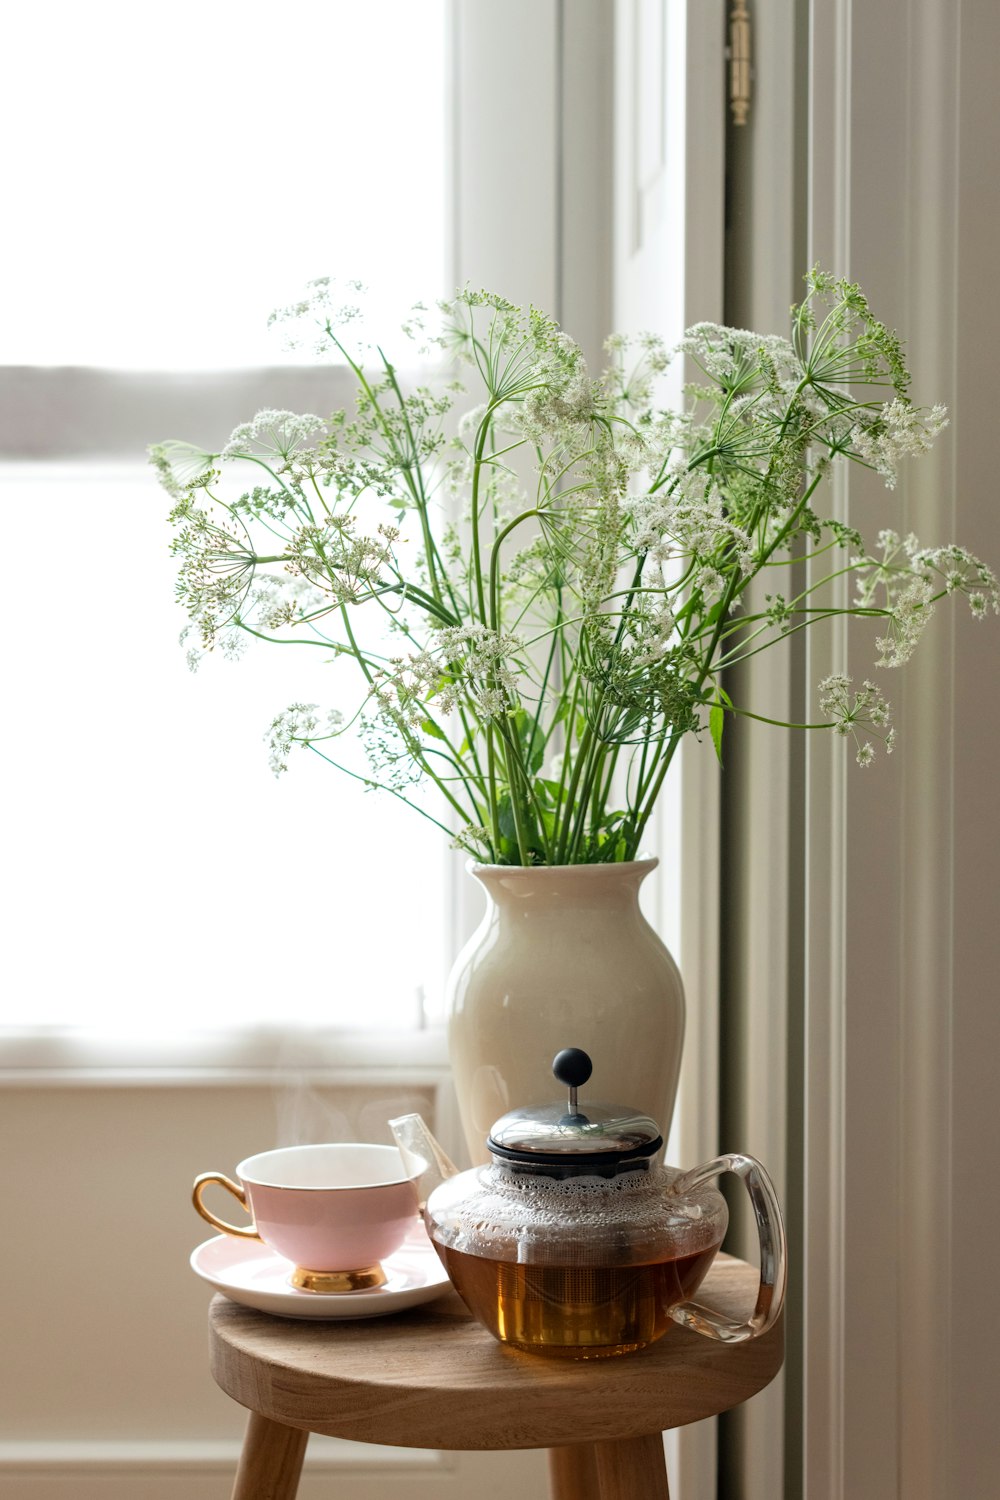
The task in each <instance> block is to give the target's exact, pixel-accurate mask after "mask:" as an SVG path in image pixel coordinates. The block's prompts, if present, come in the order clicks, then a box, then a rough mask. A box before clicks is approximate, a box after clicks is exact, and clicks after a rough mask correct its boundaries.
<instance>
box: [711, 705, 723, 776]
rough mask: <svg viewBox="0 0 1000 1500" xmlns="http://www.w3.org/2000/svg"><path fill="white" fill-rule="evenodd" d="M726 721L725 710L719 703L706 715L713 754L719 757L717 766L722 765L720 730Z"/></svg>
mask: <svg viewBox="0 0 1000 1500" xmlns="http://www.w3.org/2000/svg"><path fill="white" fill-rule="evenodd" d="M725 721H726V710H725V709H724V708H723V706H722V704H721V703H714V704H713V705H712V707H711V709H710V711H709V715H708V727H709V730H710V731H711V734H712V744H713V745H714V746H715V753H716V755H717V756H718V757H719V765H720V766H721V765H722V729H723V725H724V724H725Z"/></svg>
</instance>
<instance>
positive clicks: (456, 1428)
mask: <svg viewBox="0 0 1000 1500" xmlns="http://www.w3.org/2000/svg"><path fill="white" fill-rule="evenodd" d="M757 1282H758V1276H757V1272H756V1270H754V1269H753V1268H752V1267H750V1266H747V1265H745V1264H744V1263H743V1262H742V1261H739V1260H735V1259H733V1258H732V1257H730V1256H724V1255H720V1256H719V1257H718V1258H717V1259H716V1261H715V1263H714V1265H713V1266H712V1268H711V1270H710V1271H709V1273H708V1276H707V1277H706V1279H705V1282H704V1283H703V1285H702V1286H701V1288H700V1289H699V1292H698V1301H699V1302H700V1303H702V1304H704V1305H706V1306H709V1307H713V1308H716V1309H718V1310H720V1311H722V1312H724V1313H725V1314H726V1315H727V1316H729V1317H733V1318H742V1317H745V1316H746V1314H747V1312H748V1310H749V1309H750V1308H752V1306H753V1303H754V1299H755V1296H756V1292H757ZM209 1323H210V1347H211V1368H212V1374H213V1376H214V1378H215V1380H216V1382H217V1383H218V1384H219V1385H220V1386H221V1388H222V1389H223V1390H224V1391H225V1392H226V1393H227V1394H228V1395H229V1396H231V1397H232V1398H233V1400H235V1401H238V1402H239V1403H240V1404H241V1405H242V1406H245V1407H248V1408H249V1409H250V1410H251V1411H256V1412H259V1413H261V1414H262V1415H263V1416H266V1417H269V1418H272V1419H273V1420H275V1421H278V1422H282V1423H284V1424H286V1425H287V1426H290V1427H298V1428H303V1429H305V1430H307V1431H309V1432H320V1433H326V1434H328V1435H330V1436H333V1437H343V1438H351V1439H353V1440H354V1441H356V1442H362V1443H389V1444H394V1445H398V1446H400V1447H412V1448H444V1449H469V1450H473V1451H475V1450H483V1449H494V1448H550V1447H559V1446H561V1445H566V1444H569V1443H588V1442H596V1443H601V1442H611V1443H613V1442H617V1441H620V1440H622V1439H625V1438H631V1437H642V1436H645V1435H647V1434H649V1433H654V1432H661V1431H664V1430H665V1429H667V1428H670V1427H682V1426H684V1425H685V1424H686V1423H688V1422H697V1421H699V1420H700V1419H701V1418H703V1417H707V1416H712V1415H714V1414H716V1413H717V1412H720V1411H725V1410H727V1409H728V1408H729V1407H731V1406H735V1405H737V1404H738V1403H739V1402H741V1401H746V1400H747V1399H748V1397H750V1396H752V1395H754V1394H755V1392H757V1391H759V1390H760V1389H761V1388H762V1387H763V1386H765V1385H767V1384H768V1382H769V1381H770V1380H771V1379H773V1377H774V1375H775V1374H776V1373H777V1371H778V1369H779V1368H780V1366H781V1361H782V1357H783V1333H782V1326H781V1321H780V1319H779V1321H778V1322H777V1323H776V1324H775V1325H774V1327H773V1328H772V1329H771V1330H770V1331H769V1332H768V1333H766V1334H764V1335H762V1336H761V1337H760V1338H757V1339H753V1340H751V1341H749V1342H747V1343H744V1344H734V1345H725V1344H721V1343H718V1342H716V1341H715V1340H712V1339H708V1338H705V1337H703V1336H702V1335H700V1334H697V1333H693V1332H691V1331H690V1330H689V1329H686V1328H681V1327H677V1328H673V1329H671V1331H670V1332H669V1333H668V1334H667V1335H666V1336H665V1337H664V1338H663V1339H661V1340H660V1341H659V1343H656V1344H653V1345H652V1346H651V1347H650V1348H648V1349H642V1350H640V1351H639V1352H638V1353H635V1354H627V1355H622V1356H619V1357H617V1358H613V1359H599V1360H566V1359H553V1358H546V1357H544V1356H541V1355H534V1354H524V1353H521V1352H520V1351H519V1350H516V1349H510V1348H507V1347H505V1346H504V1345H502V1344H499V1343H497V1342H496V1340H495V1339H493V1338H492V1337H491V1335H490V1334H489V1333H487V1332H486V1330H485V1328H483V1327H482V1326H481V1325H480V1324H478V1323H477V1322H475V1320H474V1319H473V1318H472V1317H471V1316H470V1314H469V1313H468V1312H467V1311H466V1308H465V1306H464V1305H463V1303H462V1302H461V1301H460V1300H459V1298H458V1297H457V1295H456V1294H455V1293H454V1292H450V1291H449V1292H447V1293H445V1295H444V1296H442V1297H441V1298H439V1299H438V1300H437V1301H436V1302H434V1303H431V1304H425V1305H424V1306H422V1307H419V1308H413V1309H410V1310H409V1311H407V1312H404V1313H402V1314H400V1316H399V1317H391V1318H372V1319H359V1320H357V1321H352V1322H329V1323H326V1322H300V1321H295V1320H292V1319H286V1318H275V1317H270V1316H268V1315H267V1314H266V1313H259V1312H255V1311H252V1310H251V1309H249V1308H245V1307H240V1306H238V1305H237V1304H236V1303H234V1302H230V1301H228V1300H227V1299H226V1298H225V1297H221V1296H216V1297H215V1298H214V1300H213V1302H212V1305H211V1309H210V1317H209ZM567 1462H568V1460H567ZM608 1462H609V1463H610V1462H611V1460H610V1458H609V1460H608Z"/></svg>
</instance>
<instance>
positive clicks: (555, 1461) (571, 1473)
mask: <svg viewBox="0 0 1000 1500" xmlns="http://www.w3.org/2000/svg"><path fill="white" fill-rule="evenodd" d="M549 1493H550V1495H551V1497H552V1500H601V1489H600V1485H599V1483H598V1479H597V1456H596V1454H595V1453H594V1445H593V1443H574V1444H573V1445H572V1446H571V1447H568V1448H550V1449H549Z"/></svg>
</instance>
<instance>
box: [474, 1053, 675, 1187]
mask: <svg viewBox="0 0 1000 1500" xmlns="http://www.w3.org/2000/svg"><path fill="white" fill-rule="evenodd" d="M592 1069H593V1065H592V1063H591V1060H590V1058H589V1057H588V1055H587V1053H586V1052H583V1051H581V1049H580V1048H579V1047H565V1048H563V1050H562V1051H561V1052H559V1053H557V1055H556V1057H555V1059H554V1061H553V1063H552V1071H553V1073H554V1074H555V1076H556V1078H557V1079H558V1080H559V1082H560V1083H564V1084H566V1086H567V1087H568V1089H569V1099H568V1100H567V1101H563V1102H562V1103H559V1104H551V1105H546V1106H543V1107H541V1108H538V1109H514V1110H511V1111H510V1113H509V1114H506V1115H503V1116H502V1117H501V1118H500V1119H499V1120H497V1122H496V1124H495V1125H494V1126H493V1129H492V1130H491V1131H490V1135H489V1139H488V1140H487V1142H486V1145H487V1148H488V1150H490V1151H491V1152H492V1153H493V1155H494V1156H497V1157H499V1158H500V1159H501V1160H503V1161H512V1162H522V1163H525V1164H526V1165H532V1164H538V1165H553V1166H555V1165H558V1166H565V1167H584V1166H588V1165H593V1166H597V1165H600V1166H601V1167H604V1168H607V1167H612V1166H617V1165H618V1163H619V1162H620V1163H622V1164H623V1165H627V1164H628V1163H629V1162H633V1161H634V1162H636V1163H637V1164H638V1163H639V1162H642V1161H645V1160H647V1159H648V1158H649V1157H651V1156H655V1154H656V1152H657V1151H659V1149H660V1147H661V1146H662V1145H663V1137H662V1135H661V1134H660V1127H659V1126H658V1125H657V1123H656V1121H655V1120H651V1119H650V1118H649V1116H648V1115H643V1114H639V1113H637V1112H636V1111H635V1110H632V1109H629V1108H628V1107H627V1106H623V1105H619V1104H590V1103H587V1104H585V1105H584V1106H581V1105H580V1104H579V1102H578V1099H577V1091H578V1089H580V1088H581V1087H582V1086H583V1085H584V1084H585V1083H586V1082H587V1080H588V1079H589V1077H590V1075H591V1072H592Z"/></svg>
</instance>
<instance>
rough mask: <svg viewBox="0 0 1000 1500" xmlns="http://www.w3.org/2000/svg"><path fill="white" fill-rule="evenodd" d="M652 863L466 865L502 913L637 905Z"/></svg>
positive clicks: (623, 907)
mask: <svg viewBox="0 0 1000 1500" xmlns="http://www.w3.org/2000/svg"><path fill="white" fill-rule="evenodd" d="M656 865H657V861H656V860H655V859H642V860H631V861H629V862H627V863H625V864H618V865H538V866H532V867H530V868H525V867H523V866H520V865H509V866H508V865H470V867H469V870H470V873H471V874H472V875H473V876H474V877H475V878H476V880H478V881H479V883H480V885H481V886H482V887H483V889H484V890H485V891H486V894H487V896H488V897H489V898H490V899H491V900H492V901H493V902H495V904H496V906H497V907H498V908H500V909H501V910H504V911H508V912H511V913H516V912H518V911H524V912H527V911H528V910H532V911H537V910H539V909H540V908H550V907H551V908H554V907H577V908H580V907H593V908H595V909H598V908H599V909H603V910H607V909H609V908H612V907H616V908H620V909H622V910H628V909H629V908H632V907H635V906H636V905H637V904H638V899H639V887H640V886H641V884H642V882H643V881H644V880H645V878H646V876H647V875H648V874H649V873H650V871H652V870H654V869H655V868H656Z"/></svg>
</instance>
